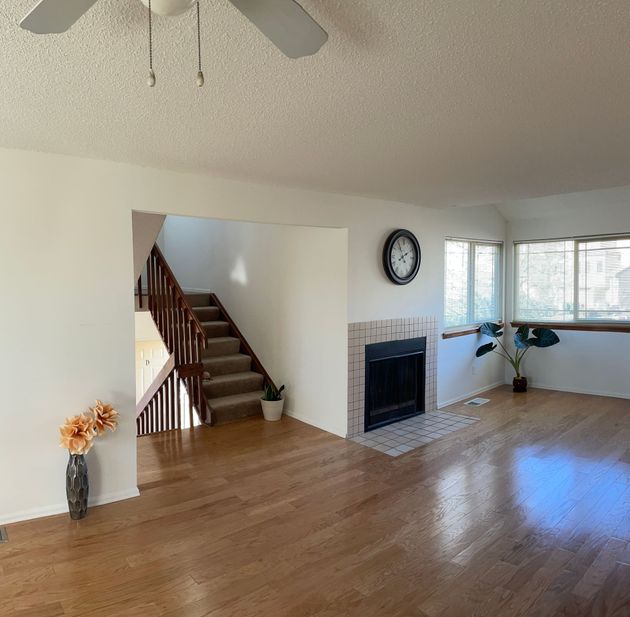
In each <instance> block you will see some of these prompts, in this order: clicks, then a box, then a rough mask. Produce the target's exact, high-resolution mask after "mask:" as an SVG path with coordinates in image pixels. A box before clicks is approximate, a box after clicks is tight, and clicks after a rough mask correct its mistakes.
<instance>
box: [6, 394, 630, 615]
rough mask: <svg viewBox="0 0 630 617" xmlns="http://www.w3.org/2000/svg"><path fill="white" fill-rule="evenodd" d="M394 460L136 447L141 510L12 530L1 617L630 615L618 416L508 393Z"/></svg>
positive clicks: (277, 448) (221, 438) (147, 443)
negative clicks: (465, 423) (469, 421)
mask: <svg viewBox="0 0 630 617" xmlns="http://www.w3.org/2000/svg"><path fill="white" fill-rule="evenodd" d="M484 396H488V397H489V398H491V399H492V400H491V402H490V403H488V404H487V405H485V406H483V407H481V408H479V409H471V408H470V407H462V406H459V405H454V406H451V407H449V408H448V409H449V410H450V411H455V412H457V411H460V412H462V413H466V414H468V415H476V416H479V417H481V422H478V423H476V424H474V425H472V426H470V427H469V428H467V429H464V430H463V431H460V432H457V433H454V434H452V435H449V436H447V437H445V438H444V439H442V440H439V441H437V442H433V443H431V444H429V445H428V446H425V447H423V448H420V449H418V450H414V451H412V452H410V453H408V454H405V455H403V456H400V457H399V458H390V457H388V456H386V455H384V454H381V453H379V452H376V451H374V450H370V449H368V448H364V447H362V446H360V445H357V444H354V443H351V442H349V441H346V440H343V439H339V438H336V437H334V436H331V435H329V434H326V433H323V432H321V431H319V430H317V429H315V428H312V427H309V426H307V425H304V424H301V423H300V422H297V421H295V420H291V419H284V420H283V421H282V422H281V423H278V424H270V423H265V422H263V421H261V420H257V419H254V420H247V421H245V422H243V423H239V424H235V425H226V426H222V427H219V428H213V429H209V428H207V427H198V428H197V429H195V430H194V431H192V432H188V431H183V432H181V433H167V434H162V435H158V436H153V437H143V438H141V439H140V440H139V452H138V456H139V475H140V480H139V481H140V490H141V493H142V494H141V497H140V498H138V499H134V500H130V501H126V502H119V503H117V504H111V505H109V506H103V507H100V508H93V509H92V510H91V511H90V513H89V515H88V518H87V519H85V520H84V521H81V522H79V523H74V522H72V521H70V520H69V518H68V517H66V516H58V517H52V518H48V519H42V520H38V521H33V522H29V523H20V524H16V525H12V526H10V527H9V535H10V542H9V543H8V544H4V545H0V615H2V616H3V617H9V616H10V617H58V616H62V615H71V616H80V617H101V616H102V617H105V616H106V617H121V616H123V615H125V616H132V615H133V616H134V617H144V616H147V617H149V616H151V617H203V616H208V617H218V616H221V617H223V616H235V617H236V616H238V617H254V616H268V617H282V616H290V617H300V616H303V615H309V616H312V617H333V616H334V617H336V616H339V615H353V616H355V615H356V616H360V617H377V616H378V617H421V616H430V617H438V616H440V617H459V616H462V617H472V616H483V617H495V616H498V617H510V616H516V615H527V616H531V617H543V616H552V615H553V616H555V615H564V616H576V617H577V616H580V617H582V616H583V617H587V616H588V617H590V616H595V617H599V616H605V615H606V616H607V615H611V616H612V615H614V616H616V617H622V616H625V617H627V616H629V615H630V401H628V400H621V399H612V398H599V397H592V396H586V395H576V394H565V393H558V392H550V391H543V390H532V391H530V392H529V393H527V394H525V395H513V394H512V392H511V391H510V389H509V388H507V387H502V388H498V389H495V390H493V391H491V392H490V393H487V394H485V395H484Z"/></svg>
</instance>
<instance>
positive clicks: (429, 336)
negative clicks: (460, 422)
mask: <svg viewBox="0 0 630 617" xmlns="http://www.w3.org/2000/svg"><path fill="white" fill-rule="evenodd" d="M423 336H425V337H426V355H425V361H426V366H425V371H426V373H425V374H426V383H425V406H426V410H427V411H433V410H435V409H436V408H437V318H436V317H405V318H401V319H385V320H382V321H362V322H358V323H351V324H348V437H355V436H356V435H361V434H362V433H364V429H365V426H364V425H365V346H366V345H371V344H372V343H383V342H386V341H402V340H405V339H411V338H418V337H423Z"/></svg>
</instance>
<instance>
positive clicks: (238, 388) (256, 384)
mask: <svg viewBox="0 0 630 617" xmlns="http://www.w3.org/2000/svg"><path fill="white" fill-rule="evenodd" d="M263 381H264V378H263V376H262V375H261V374H260V373H254V372H253V371H245V372H242V373H230V374H228V375H216V376H214V377H212V378H211V379H205V380H204V382H203V391H204V392H205V394H206V396H207V397H208V398H209V399H211V398H220V397H223V396H230V395H232V394H243V393H245V392H252V391H255V390H260V389H261V388H262V385H263Z"/></svg>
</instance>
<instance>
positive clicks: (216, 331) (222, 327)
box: [201, 321, 230, 338]
mask: <svg viewBox="0 0 630 617" xmlns="http://www.w3.org/2000/svg"><path fill="white" fill-rule="evenodd" d="M201 325H202V326H203V329H204V330H205V331H206V335H207V336H208V338H216V337H218V336H228V335H229V333H230V324H229V323H228V322H227V321H202V322H201Z"/></svg>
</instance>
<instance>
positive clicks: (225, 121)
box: [0, 0, 630, 206]
mask: <svg viewBox="0 0 630 617" xmlns="http://www.w3.org/2000/svg"><path fill="white" fill-rule="evenodd" d="M33 2H34V0H16V1H10V2H2V3H1V6H0V28H1V38H0V52H1V53H0V77H1V79H2V83H1V89H2V90H1V92H2V94H1V98H0V127H1V128H0V146H4V147H15V148H26V149H35V150H44V151H53V152H61V153H68V154H74V155H82V156H89V157H95V158H106V159H114V160H119V161H129V162H134V163H140V164H146V165H152V166H157V167H164V168H173V169H181V170H191V171H200V172H208V173H212V174H215V175H223V176H228V177H236V178H243V179H249V180H254V181H262V182H270V183H275V184H284V185H291V186H300V187H307V188H315V189H322V190H326V191H334V192H343V193H351V194H359V195H371V196H379V197H386V198H390V199H394V200H400V201H407V202H412V203H417V204H424V205H435V206H444V205H451V204H459V205H468V204H474V203H492V202H498V201H503V200H508V199H517V198H523V197H531V196H539V195H548V194H552V193H562V192H569V191H578V190H584V189H590V188H597V187H605V186H615V185H623V184H630V4H629V3H628V2H627V0H618V1H614V0H610V1H603V0H601V1H598V0H503V1H502V0H492V1H491V0H432V1H429V0H425V1H422V0H386V1H385V0H303V5H304V7H305V8H306V9H307V10H308V11H309V12H310V13H311V14H312V15H313V16H314V17H315V18H316V19H317V20H318V21H319V22H320V23H321V24H322V25H323V26H324V28H326V29H327V30H328V32H329V34H330V40H329V42H328V44H327V45H326V46H325V47H324V48H323V50H322V51H321V52H320V53H319V54H318V55H316V56H313V57H310V58H305V59H301V60H298V61H294V60H289V59H287V58H285V57H284V56H282V55H281V54H280V52H278V51H277V50H276V49H275V48H274V47H273V46H272V45H271V44H270V43H268V42H267V40H266V39H264V38H263V37H262V36H261V35H260V34H259V32H258V31H257V30H255V29H254V28H253V27H252V26H251V25H250V24H249V23H248V22H247V21H246V20H245V19H244V18H243V16H242V15H241V14H240V13H239V12H238V11H236V10H235V9H234V8H233V7H232V6H231V5H230V4H229V3H228V2H227V1H226V0H202V12H203V15H204V22H203V31H204V33H203V39H204V55H205V67H204V68H205V74H206V87H205V88H204V89H202V90H199V89H197V87H196V85H195V76H196V70H197V69H196V59H195V31H194V20H193V14H192V13H190V14H187V15H184V16H183V17H179V18H171V19H165V18H162V19H156V20H155V48H156V56H155V68H156V73H157V78H158V85H157V87H156V88H155V89H153V90H151V89H149V88H147V86H146V85H145V81H146V73H147V39H146V13H145V11H144V9H143V7H142V5H141V3H140V2H139V0H100V1H99V2H98V3H97V4H96V5H95V6H94V8H92V9H91V10H90V12H89V13H88V14H87V15H86V16H85V17H84V18H83V19H82V20H81V21H79V22H78V23H77V24H76V25H75V26H74V28H73V29H72V30H71V31H70V32H68V33H66V34H63V35H57V36H44V37H42V36H36V35H32V34H30V33H28V32H24V31H22V30H21V29H19V28H18V27H17V25H16V24H17V22H18V21H19V19H20V18H21V17H22V16H23V15H24V14H25V13H26V12H27V10H28V9H29V8H30V6H31V4H32V3H33Z"/></svg>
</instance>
